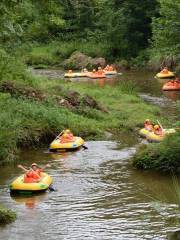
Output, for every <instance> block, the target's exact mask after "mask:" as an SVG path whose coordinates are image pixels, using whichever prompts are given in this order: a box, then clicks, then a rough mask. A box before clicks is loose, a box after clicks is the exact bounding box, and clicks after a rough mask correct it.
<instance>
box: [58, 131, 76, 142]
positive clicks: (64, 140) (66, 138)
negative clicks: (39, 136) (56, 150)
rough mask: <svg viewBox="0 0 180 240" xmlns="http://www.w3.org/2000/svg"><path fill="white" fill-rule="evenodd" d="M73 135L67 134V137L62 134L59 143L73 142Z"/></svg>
mask: <svg viewBox="0 0 180 240" xmlns="http://www.w3.org/2000/svg"><path fill="white" fill-rule="evenodd" d="M73 139H74V136H73V134H72V133H70V134H68V136H67V137H65V136H63V135H62V137H61V138H60V143H69V142H73Z"/></svg>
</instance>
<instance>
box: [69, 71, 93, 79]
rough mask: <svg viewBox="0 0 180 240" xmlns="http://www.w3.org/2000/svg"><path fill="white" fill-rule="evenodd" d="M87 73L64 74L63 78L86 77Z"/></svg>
mask: <svg viewBox="0 0 180 240" xmlns="http://www.w3.org/2000/svg"><path fill="white" fill-rule="evenodd" d="M88 76H89V72H86V73H85V72H79V73H78V72H77V73H65V74H64V77H65V78H78V77H88Z"/></svg>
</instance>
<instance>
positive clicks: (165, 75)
mask: <svg viewBox="0 0 180 240" xmlns="http://www.w3.org/2000/svg"><path fill="white" fill-rule="evenodd" d="M156 77H157V78H174V77H175V75H174V73H173V72H170V71H168V73H162V72H160V73H158V74H156Z"/></svg>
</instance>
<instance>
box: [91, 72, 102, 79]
mask: <svg viewBox="0 0 180 240" xmlns="http://www.w3.org/2000/svg"><path fill="white" fill-rule="evenodd" d="M89 78H92V79H97V78H106V75H105V74H101V75H100V74H96V73H91V74H89Z"/></svg>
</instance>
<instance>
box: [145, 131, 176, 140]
mask: <svg viewBox="0 0 180 240" xmlns="http://www.w3.org/2000/svg"><path fill="white" fill-rule="evenodd" d="M175 132H176V130H175V129H174V128H171V129H164V130H163V133H164V134H163V135H157V134H155V133H154V132H149V133H148V134H147V135H146V138H147V140H148V141H150V142H161V141H162V140H163V139H164V138H165V136H166V135H169V134H172V133H175Z"/></svg>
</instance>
